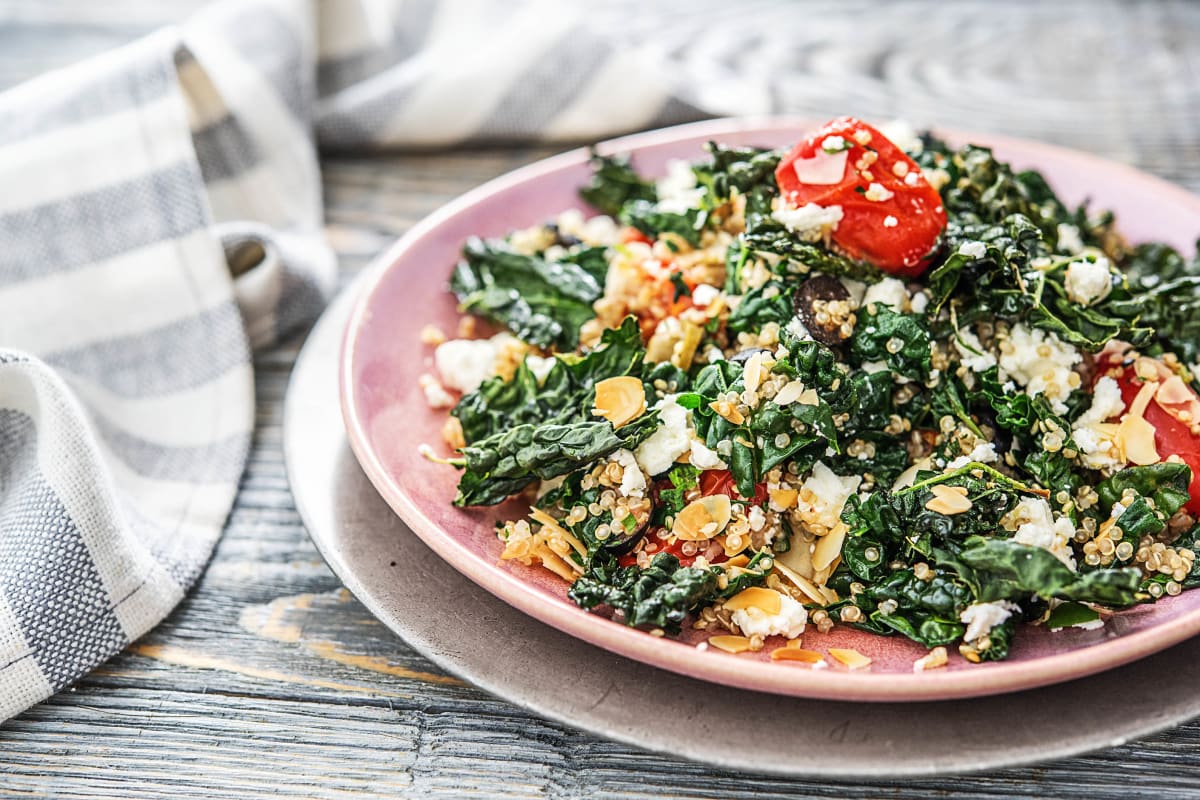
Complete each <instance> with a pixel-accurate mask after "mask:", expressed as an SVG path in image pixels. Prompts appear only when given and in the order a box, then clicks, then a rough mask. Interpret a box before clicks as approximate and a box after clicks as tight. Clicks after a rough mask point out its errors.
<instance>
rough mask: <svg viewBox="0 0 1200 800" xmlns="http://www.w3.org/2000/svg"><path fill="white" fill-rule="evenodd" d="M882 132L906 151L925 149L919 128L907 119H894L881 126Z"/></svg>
mask: <svg viewBox="0 0 1200 800" xmlns="http://www.w3.org/2000/svg"><path fill="white" fill-rule="evenodd" d="M879 132H880V133H882V134H883V135H884V136H885V137H886V138H887V139H888V140H889V141H890V142H891V143H892V144H894V145H896V147H899V148H900V149H901V150H903V151H904V152H906V153H910V154H913V153H919V152H921V151H922V150H924V149H925V144H924V143H923V142H922V141H921V137H920V136H918V135H917V130H916V128H914V127H913V126H912V124H911V123H910V122H909V121H908V120H905V119H894V120H891V121H890V122H885V123H883V124H882V125H880V126H879Z"/></svg>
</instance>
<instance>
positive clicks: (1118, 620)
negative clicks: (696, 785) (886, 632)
mask: <svg viewBox="0 0 1200 800" xmlns="http://www.w3.org/2000/svg"><path fill="white" fill-rule="evenodd" d="M805 129H806V125H805V122H804V121H803V120H798V119H787V118H778V117H775V118H766V119H726V120H715V121H712V122H702V123H696V124H691V125H683V126H680V127H675V128H669V129H666V130H661V131H653V132H650V133H642V134H637V135H634V136H628V137H625V138H621V139H616V140H613V141H610V142H606V143H604V144H602V145H600V146H599V149H600V151H601V152H607V153H611V152H628V153H632V154H633V155H634V161H635V163H636V165H637V166H638V167H639V168H640V169H641V170H642V171H644V172H646V173H649V174H661V171H662V170H663V168H664V165H665V163H666V161H667V159H670V158H689V159H691V158H699V157H700V156H701V155H702V150H701V148H702V146H703V144H704V143H705V142H707V141H709V140H713V139H715V140H720V141H722V142H726V143H729V144H739V145H763V146H782V145H787V144H790V143H792V142H793V141H794V140H796V139H797V138H798V137H799V136H800V135H801V134H802V133H803V132H804V131H805ZM947 136H948V138H949V139H950V140H951V141H953V142H957V143H962V142H966V141H971V142H975V143H978V144H983V145H988V146H991V147H993V148H994V149H995V150H996V152H997V154H998V155H1000V156H1001V157H1002V158H1005V159H1008V160H1010V161H1012V162H1013V163H1014V164H1015V165H1016V166H1018V167H1021V168H1026V167H1034V168H1037V169H1039V170H1041V171H1042V172H1043V173H1044V174H1045V175H1046V177H1047V179H1048V180H1049V181H1050V183H1051V185H1052V186H1054V188H1055V189H1056V190H1058V192H1059V193H1060V194H1061V195H1062V196H1063V197H1064V198H1065V199H1066V200H1067V201H1068V202H1071V203H1074V202H1080V201H1083V200H1084V199H1088V198H1090V199H1091V200H1092V201H1093V203H1094V205H1095V207H1097V208H1111V209H1113V210H1115V211H1116V213H1117V217H1118V220H1119V226H1120V229H1121V231H1122V232H1123V233H1124V234H1125V235H1126V236H1127V237H1128V238H1129V239H1130V240H1131V241H1135V242H1136V241H1143V240H1147V239H1158V240H1163V241H1166V242H1169V243H1170V244H1172V245H1174V246H1176V247H1179V248H1181V249H1187V248H1190V246H1191V241H1192V238H1193V237H1194V236H1195V235H1196V234H1197V233H1198V232H1200V198H1197V197H1195V196H1193V195H1191V194H1188V193H1187V192H1184V191H1183V190H1181V189H1179V188H1177V187H1175V186H1172V185H1170V184H1168V183H1165V182H1164V181H1161V180H1159V179H1157V178H1153V177H1150V176H1148V175H1144V174H1142V173H1140V172H1137V171H1136V170H1133V169H1131V168H1129V167H1126V166H1123V165H1120V164H1115V163H1111V162H1108V161H1103V160H1101V159H1098V158H1096V157H1094V156H1089V155H1085V154H1083V153H1077V152H1073V151H1070V150H1065V149H1061V148H1058V147H1052V146H1050V145H1045V144H1038V143H1034V142H1028V141H1021V140H1016V139H1004V138H1000V137H996V136H988V135H974V134H971V135H966V134H961V133H959V134H955V133H950V134H947ZM587 160H588V153H587V151H586V150H585V149H579V150H573V151H571V152H568V153H564V154H562V155H559V156H555V157H553V158H549V159H546V160H544V161H541V162H538V163H536V164H532V165H530V166H527V167H524V168H522V169H519V170H516V171H515V172H512V173H509V174H508V175H505V176H502V177H500V178H497V179H496V180H493V181H491V182H489V183H487V184H485V185H484V186H482V187H480V188H478V189H476V190H474V191H472V192H470V193H468V194H466V195H464V196H463V197H461V198H459V199H457V200H455V201H454V202H452V203H450V204H449V205H447V206H445V207H443V208H442V209H441V210H439V211H437V212H436V213H434V214H433V215H431V216H430V217H428V218H427V219H425V220H424V221H423V222H421V223H420V224H418V225H417V226H415V227H414V228H413V229H412V230H411V231H409V233H408V234H407V235H406V236H405V237H404V238H402V239H401V240H400V241H399V242H397V243H396V245H395V246H394V247H392V248H391V250H389V251H388V252H387V253H386V254H384V256H383V257H382V258H381V259H380V260H379V261H378V262H377V263H376V264H375V265H374V267H373V271H372V274H371V275H370V276H369V277H368V279H367V281H366V283H365V287H364V291H363V293H362V295H361V296H360V297H359V298H358V300H357V304H356V306H355V308H354V312H353V314H352V316H351V318H350V322H349V326H348V328H347V331H346V336H345V340H344V343H343V347H342V355H341V370H340V375H341V378H340V380H341V397H342V412H343V416H344V418H345V423H346V429H347V432H348V436H349V439H350V444H351V446H352V448H353V450H354V452H355V454H356V455H357V457H358V460H359V462H360V463H361V464H362V467H363V469H364V470H365V471H366V473H367V476H368V477H369V478H370V480H371V482H372V483H373V484H374V485H375V488H376V489H378V490H379V492H380V494H382V495H383V497H384V499H385V500H386V501H387V502H388V504H389V505H391V507H392V508H393V509H394V510H395V511H396V513H397V514H399V515H400V517H401V518H402V519H404V521H405V522H407V523H408V524H409V525H410V526H411V527H412V529H413V531H414V532H415V533H416V534H417V535H418V536H420V537H421V538H422V539H423V540H424V541H425V543H426V544H428V545H429V546H430V547H431V548H432V549H433V550H434V551H435V552H436V553H437V554H438V555H440V556H441V557H442V558H444V559H445V560H446V561H448V562H449V563H450V564H452V565H453V566H454V567H456V568H457V569H458V570H459V571H461V572H462V573H463V574H464V575H466V576H467V577H468V578H470V579H471V580H473V581H475V582H476V583H478V584H479V585H480V586H482V587H484V588H485V589H487V590H488V591H490V592H492V593H493V594H495V595H496V596H497V597H499V598H501V599H502V600H504V601H505V602H507V603H509V604H511V605H513V606H515V607H516V608H519V609H520V610H522V611H524V612H525V613H527V614H530V615H532V616H534V617H536V618H537V619H540V620H541V621H543V622H545V623H547V624H549V625H552V626H554V627H556V628H558V629H560V630H563V631H565V632H567V633H569V634H571V635H573V636H577V637H579V638H580V639H584V640H586V641H588V642H591V643H592V644H595V645H599V646H600V647H604V648H606V649H608V650H611V651H613V652H615V653H619V654H621V655H624V656H627V657H629V658H633V659H637V660H639V661H642V662H644V663H646V664H651V665H653V666H657V667H662V668H663V669H667V670H672V671H675V672H678V673H682V674H685V675H690V676H692V677H695V678H701V679H704V680H709V681H712V682H714V683H719V684H723V685H726V686H738V687H743V688H747V689H756V690H760V691H764V692H774V693H777V694H787V695H797V696H802V697H814V698H822V699H829V700H862V701H911V700H944V699H950V698H958V697H972V696H978V695H986V694H997V693H1001V692H1011V691H1015V690H1018V689H1026V688H1031V687H1034V686H1041V685H1045V684H1050V683H1055V682H1059V681H1065V680H1069V679H1072V678H1078V677H1081V676H1084V675H1088V674H1091V673H1095V672H1099V671H1101V670H1104V669H1108V668H1110V667H1114V666H1117V665H1119V664H1124V663H1127V662H1129V661H1133V660H1135V659H1138V658H1141V657H1143V656H1146V655H1149V654H1150V653H1153V652H1156V651H1158V650H1161V649H1163V648H1165V647H1168V646H1169V645H1172V644H1175V643H1176V642H1179V641H1181V640H1183V639H1186V638H1187V637H1190V636H1192V635H1194V634H1196V633H1197V632H1200V591H1195V592H1185V593H1183V594H1182V595H1180V596H1178V597H1173V598H1167V599H1164V600H1161V601H1159V602H1158V603H1157V604H1156V605H1152V606H1141V607H1137V608H1134V609H1130V610H1128V611H1124V612H1121V613H1119V614H1117V615H1115V616H1114V617H1113V618H1112V619H1111V620H1110V621H1109V622H1108V623H1107V625H1105V627H1104V628H1103V629H1102V630H1098V631H1084V630H1068V631H1060V632H1057V633H1051V632H1049V631H1047V630H1045V629H1043V628H1039V627H1032V626H1026V627H1024V628H1022V629H1021V630H1020V631H1019V632H1018V635H1017V636H1016V637H1015V642H1014V643H1013V646H1012V650H1011V656H1010V658H1009V659H1008V660H1007V661H1003V662H1000V663H991V664H981V665H977V664H969V663H967V662H966V661H965V660H963V659H962V658H960V657H959V656H958V655H957V654H955V655H952V656H951V662H950V664H949V665H948V666H946V667H945V668H943V669H939V670H935V671H931V672H924V673H918V674H914V673H913V671H912V663H913V660H914V659H916V658H918V657H919V656H921V655H923V654H924V652H925V651H924V648H921V647H920V646H918V645H916V644H913V643H912V642H909V641H907V640H904V639H901V638H899V637H884V636H877V635H874V634H870V633H866V632H862V631H854V630H851V629H849V628H847V627H843V626H838V627H837V628H835V629H834V630H833V631H831V632H830V633H828V634H824V635H821V634H818V633H816V631H815V630H812V629H811V628H810V631H809V632H807V633H805V634H804V646H805V647H806V648H809V649H815V650H819V651H826V650H827V649H828V648H830V647H849V648H854V649H856V650H858V651H859V652H861V653H863V654H865V655H867V656H870V657H871V659H872V660H873V663H872V665H871V667H870V668H869V670H864V671H854V672H851V671H847V670H844V669H842V668H840V667H839V666H834V667H832V668H830V669H827V670H813V669H811V668H810V667H808V666H807V665H802V664H798V663H795V662H787V661H771V660H770V658H769V649H770V648H769V647H768V649H765V650H763V651H761V652H759V653H743V654H740V655H729V654H726V653H723V652H720V651H716V650H713V649H708V650H705V651H700V650H697V649H696V647H695V645H696V643H697V642H699V641H701V640H702V639H703V638H704V637H703V636H702V635H699V634H698V633H697V632H695V631H691V630H685V631H684V633H683V634H682V636H681V637H680V638H679V639H671V638H656V637H653V636H650V635H649V634H647V633H645V632H642V631H638V630H633V629H630V628H627V627H625V626H623V625H621V624H619V623H616V622H612V621H610V620H608V619H605V618H604V617H601V616H598V615H594V614H590V613H588V612H586V611H583V610H581V609H579V608H578V607H576V606H575V604H574V603H572V602H571V601H570V600H568V599H567V597H566V584H565V583H564V582H563V581H560V580H559V579H558V578H557V577H555V576H553V575H551V574H550V573H548V572H546V571H545V570H542V569H540V568H536V567H525V566H522V565H521V564H517V563H513V562H504V563H498V558H499V554H500V549H501V548H500V543H499V541H498V540H497V539H496V536H495V533H494V523H495V522H496V520H498V519H501V518H505V519H513V518H517V517H519V516H521V515H522V513H523V509H522V508H521V507H520V505H519V504H517V503H513V502H510V503H506V504H505V505H503V506H499V507H497V508H491V509H468V510H463V509H458V508H455V507H453V506H452V505H451V504H450V501H451V499H452V498H453V497H454V490H455V484H456V482H457V477H458V473H457V471H456V470H454V469H452V468H450V467H446V466H442V465H439V464H435V463H432V462H430V461H427V460H426V459H424V458H423V457H421V456H420V455H419V454H418V447H419V445H420V444H422V443H429V444H430V445H433V446H434V447H435V448H436V449H439V450H444V449H445V446H444V445H442V444H441V435H440V429H441V426H442V423H443V422H444V420H445V412H444V411H434V410H432V409H430V408H429V407H428V405H427V404H426V402H425V398H424V395H423V393H422V391H421V389H420V387H419V386H418V384H417V379H418V377H419V376H420V375H421V374H422V373H425V372H431V371H432V357H431V356H432V353H431V349H430V348H429V347H428V346H426V345H423V344H422V343H421V341H420V338H419V331H420V330H421V328H422V327H423V326H424V325H426V324H431V323H432V324H435V325H438V326H440V327H441V328H442V329H443V330H446V331H454V330H455V326H456V323H457V320H458V314H457V312H456V311H455V301H454V298H453V296H452V295H451V294H450V293H449V292H448V291H447V289H446V282H447V279H448V276H449V274H450V270H451V268H452V267H453V265H454V264H455V263H456V261H457V259H458V254H459V250H460V248H461V247H462V244H463V241H464V240H465V239H466V238H467V237H468V236H471V235H481V236H499V235H503V234H504V233H506V232H508V231H509V230H511V229H513V228H518V227H525V226H529V225H532V224H535V223H537V222H540V221H543V220H545V219H548V218H550V217H552V216H554V215H555V214H557V213H558V212H560V211H562V210H564V209H567V208H573V207H577V208H584V206H583V205H582V204H581V202H580V201H579V199H578V197H577V195H576V190H577V189H578V187H579V186H580V185H582V184H583V183H584V182H585V181H586V180H587V177H588V175H589V168H588V165H587ZM411 568H412V569H420V568H421V567H420V565H419V564H413V565H411ZM455 613H456V611H455V609H453V608H447V609H445V624H446V625H450V626H453V625H454V624H455V621H454V615H455ZM830 661H832V659H830ZM529 663H530V664H531V665H536V664H537V663H538V654H537V653H536V652H530V653H529Z"/></svg>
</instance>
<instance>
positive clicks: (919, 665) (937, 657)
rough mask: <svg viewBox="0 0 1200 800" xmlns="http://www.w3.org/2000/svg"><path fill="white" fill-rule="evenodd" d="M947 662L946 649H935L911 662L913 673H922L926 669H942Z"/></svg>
mask: <svg viewBox="0 0 1200 800" xmlns="http://www.w3.org/2000/svg"><path fill="white" fill-rule="evenodd" d="M949 660H950V659H949V658H948V657H947V656H946V648H944V647H935V648H933V649H932V650H930V651H929V652H928V653H926V654H925V655H923V656H921V657H920V658H918V659H917V660H916V661H914V662H913V672H924V671H925V670H927V669H937V668H938V667H944V666H946V664H947V662H949Z"/></svg>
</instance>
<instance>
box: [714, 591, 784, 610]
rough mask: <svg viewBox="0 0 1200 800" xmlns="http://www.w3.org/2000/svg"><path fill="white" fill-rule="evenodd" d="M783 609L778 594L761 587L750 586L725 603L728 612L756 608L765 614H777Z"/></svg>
mask: <svg viewBox="0 0 1200 800" xmlns="http://www.w3.org/2000/svg"><path fill="white" fill-rule="evenodd" d="M782 607H783V603H782V601H781V600H780V594H779V592H777V591H775V590H774V589H767V588H764V587H762V586H751V587H750V588H749V589H743V590H742V591H740V592H738V593H737V594H735V595H734V596H733V597H731V598H729V599H728V600H726V601H725V608H726V609H728V610H729V611H739V610H744V609H747V608H757V609H758V610H759V611H762V612H764V613H767V614H778V613H779V609H781V608H782Z"/></svg>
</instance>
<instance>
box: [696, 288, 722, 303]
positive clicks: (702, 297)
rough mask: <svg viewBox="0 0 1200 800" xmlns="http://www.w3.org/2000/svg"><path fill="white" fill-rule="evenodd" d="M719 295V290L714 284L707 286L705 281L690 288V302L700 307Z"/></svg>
mask: <svg viewBox="0 0 1200 800" xmlns="http://www.w3.org/2000/svg"><path fill="white" fill-rule="evenodd" d="M720 296H721V290H720V289H718V288H717V287H715V286H709V285H708V284H707V283H702V284H700V285H699V286H697V287H696V288H695V289H692V303H694V304H695V305H698V306H700V307H701V308H703V307H705V306H707V305H708V304H709V303H711V302H712V301H713V300H716V299H717V298H718V297H720Z"/></svg>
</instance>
